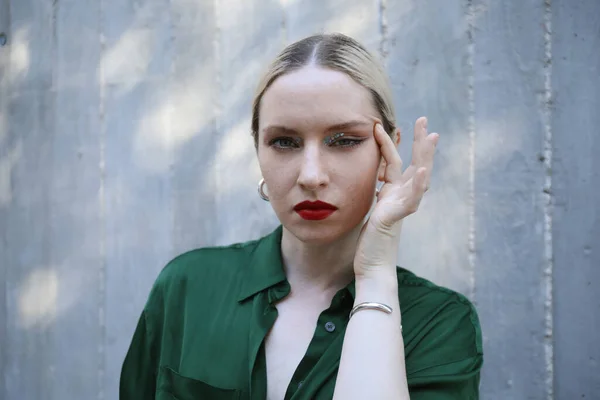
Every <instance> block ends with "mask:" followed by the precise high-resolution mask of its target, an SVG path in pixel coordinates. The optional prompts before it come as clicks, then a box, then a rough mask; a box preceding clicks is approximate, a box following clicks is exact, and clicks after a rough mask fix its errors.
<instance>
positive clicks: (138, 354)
mask: <svg viewBox="0 0 600 400" xmlns="http://www.w3.org/2000/svg"><path fill="white" fill-rule="evenodd" d="M157 368H158V360H157V357H156V351H155V344H154V343H153V338H152V334H151V332H150V330H149V324H148V321H147V315H146V311H144V312H142V315H141V316H140V318H139V321H138V324H137V327H136V329H135V333H134V334H133V339H132V340H131V344H130V346H129V350H128V351H127V354H126V356H125V361H124V362H123V366H122V368H121V378H120V382H119V399H120V400H134V399H153V398H154V396H155V392H156V374H157Z"/></svg>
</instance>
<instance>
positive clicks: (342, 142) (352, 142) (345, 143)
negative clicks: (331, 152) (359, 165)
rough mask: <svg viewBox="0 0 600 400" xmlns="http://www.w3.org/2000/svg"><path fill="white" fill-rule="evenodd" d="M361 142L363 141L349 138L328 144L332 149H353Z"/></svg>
mask: <svg viewBox="0 0 600 400" xmlns="http://www.w3.org/2000/svg"><path fill="white" fill-rule="evenodd" d="M362 142H363V139H350V138H344V137H342V138H339V139H337V140H333V141H331V142H330V143H329V145H330V146H332V147H354V146H358V145H359V144H361V143H362Z"/></svg>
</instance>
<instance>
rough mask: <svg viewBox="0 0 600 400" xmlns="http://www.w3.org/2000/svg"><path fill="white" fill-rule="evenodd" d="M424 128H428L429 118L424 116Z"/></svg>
mask: <svg viewBox="0 0 600 400" xmlns="http://www.w3.org/2000/svg"><path fill="white" fill-rule="evenodd" d="M423 128H425V129H427V118H424V121H423Z"/></svg>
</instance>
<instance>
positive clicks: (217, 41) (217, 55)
mask: <svg viewBox="0 0 600 400" xmlns="http://www.w3.org/2000/svg"><path fill="white" fill-rule="evenodd" d="M219 6H220V1H219V0H214V3H213V7H214V13H215V36H214V38H213V52H214V58H213V62H214V66H215V90H214V105H213V121H214V122H213V126H214V132H211V138H210V141H211V142H213V143H214V140H213V138H214V137H215V136H214V135H218V132H219V131H220V130H221V127H222V124H221V116H222V109H223V105H222V101H223V100H222V99H221V93H222V89H223V88H222V79H221V51H220V49H221V36H222V35H221V10H220V7H219ZM215 150H216V149H215ZM220 161H221V160H220V158H219V153H218V152H216V156H215V166H214V168H213V171H214V172H213V174H214V175H213V178H214V182H212V185H211V192H212V193H213V201H214V204H215V206H216V207H215V208H216V209H217V213H216V216H215V220H216V221H215V223H216V226H221V213H220V212H219V209H218V204H219V203H220V201H219V200H220V199H219V197H220V195H221V193H220V192H219V191H218V188H220V187H221V170H220ZM211 240H213V241H214V238H213V239H211Z"/></svg>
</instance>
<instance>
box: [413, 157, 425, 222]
mask: <svg viewBox="0 0 600 400" xmlns="http://www.w3.org/2000/svg"><path fill="white" fill-rule="evenodd" d="M412 190H413V209H412V210H411V211H412V212H416V211H417V209H418V208H419V204H421V200H422V199H423V195H424V194H425V192H426V191H427V169H426V168H419V169H418V170H417V172H416V173H415V176H414V177H413V181H412Z"/></svg>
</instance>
